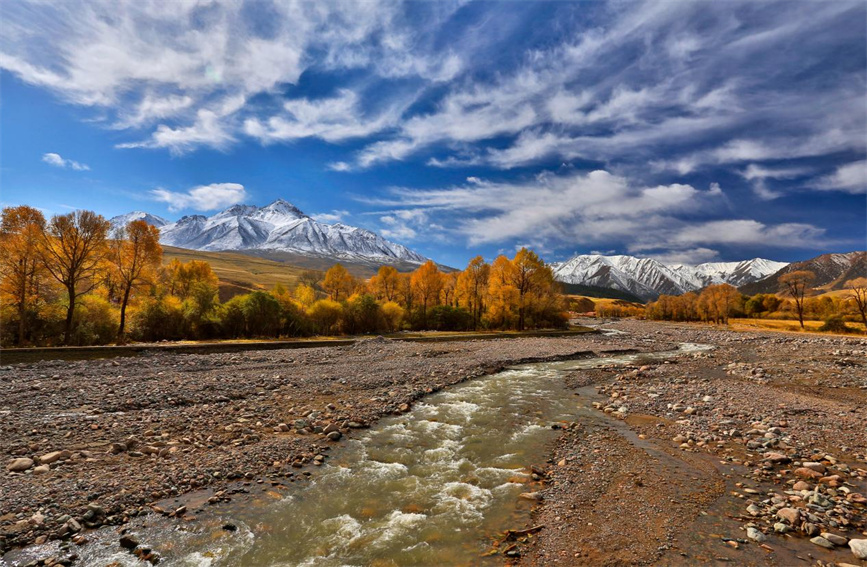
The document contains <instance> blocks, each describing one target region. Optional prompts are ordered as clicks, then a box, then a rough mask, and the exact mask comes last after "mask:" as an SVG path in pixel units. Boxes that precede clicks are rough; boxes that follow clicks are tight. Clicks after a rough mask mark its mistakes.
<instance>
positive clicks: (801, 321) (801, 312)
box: [797, 303, 804, 331]
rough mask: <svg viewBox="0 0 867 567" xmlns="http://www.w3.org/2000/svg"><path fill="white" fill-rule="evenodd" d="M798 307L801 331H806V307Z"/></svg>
mask: <svg viewBox="0 0 867 567" xmlns="http://www.w3.org/2000/svg"><path fill="white" fill-rule="evenodd" d="M797 307H798V322H799V323H800V324H801V330H802V331H803V330H804V306H803V305H802V304H800V303H798V305H797Z"/></svg>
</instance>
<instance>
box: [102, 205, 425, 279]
mask: <svg viewBox="0 0 867 567" xmlns="http://www.w3.org/2000/svg"><path fill="white" fill-rule="evenodd" d="M130 214H136V213H130ZM125 216H126V215H125ZM116 218H119V217H116ZM154 218H157V219H158V220H162V219H159V217H154ZM153 224H155V223H153ZM155 226H157V225H156V224H155ZM160 235H161V236H160V242H162V243H163V244H165V245H167V246H176V247H178V248H189V249H192V250H207V251H219V250H276V251H281V252H292V253H296V254H302V255H307V256H318V257H327V258H334V259H335V260H340V259H343V260H355V261H367V262H370V261H373V262H381V263H389V262H409V263H412V264H422V263H424V262H426V261H427V258H425V257H424V256H422V255H421V254H418V253H416V252H414V251H412V250H410V249H409V248H407V247H405V246H402V245H400V244H397V243H394V242H390V241H388V240H386V239H384V238H383V237H381V236H379V235H378V234H376V233H374V232H371V231H369V230H365V229H363V228H357V227H354V226H347V225H344V224H340V223H337V224H326V223H322V222H318V221H316V220H314V219H312V218H310V217H308V216H307V215H305V214H304V213H303V212H301V210H299V209H298V208H297V207H295V206H294V205H292V204H291V203H289V202H287V201H284V200H283V199H278V200H276V201H274V202H273V203H271V204H270V205H267V206H265V207H255V206H251V205H234V206H232V207H229V208H228V209H226V210H225V211H222V212H219V213H217V214H215V215H213V216H210V217H205V216H202V215H192V216H185V217H182V218H181V219H179V220H177V221H176V222H173V223H167V222H166V221H163V224H162V225H160Z"/></svg>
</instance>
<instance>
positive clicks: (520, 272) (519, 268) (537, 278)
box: [510, 248, 553, 331]
mask: <svg viewBox="0 0 867 567" xmlns="http://www.w3.org/2000/svg"><path fill="white" fill-rule="evenodd" d="M512 265H513V266H514V269H513V270H511V272H510V276H511V284H512V286H513V287H514V288H515V290H516V291H517V294H518V297H517V299H518V305H517V309H518V330H519V331H523V330H524V328H525V327H526V322H527V310H528V307H529V304H530V302H531V301H532V300H533V299H535V298H534V297H533V295H534V294H537V293H538V292H540V291H542V290H543V289H544V288H545V285H546V283H547V279H548V278H547V277H546V274H545V270H546V268H545V263H544V262H542V260H541V259H540V258H539V256H538V255H537V254H536V253H535V252H533V251H532V250H527V249H526V248H521V249H520V250H519V251H518V253H517V254H515V258H514V259H513V260H512ZM548 271H550V270H548ZM550 279H551V280H552V281H553V276H552V277H551V278H550Z"/></svg>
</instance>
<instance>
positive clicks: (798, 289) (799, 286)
mask: <svg viewBox="0 0 867 567" xmlns="http://www.w3.org/2000/svg"><path fill="white" fill-rule="evenodd" d="M815 280H816V274H815V273H813V272H811V271H809V270H797V271H795V272H789V273H788V274H783V275H782V276H780V280H779V281H780V286H781V287H782V289H783V291H784V292H785V293H787V294H789V296H790V297H791V298H792V299H793V300H794V301H795V310H796V311H797V312H798V322H799V323H800V324H801V330H803V329H804V296H805V295H806V293H807V290H808V289H810V286H812V285H813V282H814V281H815Z"/></svg>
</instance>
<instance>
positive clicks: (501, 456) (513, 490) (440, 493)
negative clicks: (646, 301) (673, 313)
mask: <svg viewBox="0 0 867 567" xmlns="http://www.w3.org/2000/svg"><path fill="white" fill-rule="evenodd" d="M707 348H708V347H705V346H703V345H694V344H684V345H681V347H680V350H678V351H673V352H662V353H654V354H628V355H611V356H603V357H594V358H587V359H581V360H572V361H566V362H553V363H540V364H529V365H524V366H520V367H515V368H513V369H509V370H506V371H503V372H500V373H498V374H494V375H491V376H487V377H482V378H478V379H475V380H472V381H469V382H466V383H463V384H460V385H456V386H453V387H451V388H449V389H448V390H444V391H441V392H438V393H436V394H433V395H431V396H428V397H426V398H425V399H424V401H423V402H419V403H417V404H416V405H415V406H414V408H413V410H412V411H411V412H410V413H407V414H404V415H402V416H398V417H389V418H386V419H382V420H380V421H379V422H378V423H377V424H376V425H375V427H373V428H371V429H369V430H366V431H363V432H359V434H357V435H354V436H353V437H352V438H351V439H348V440H346V441H345V442H344V443H342V446H341V447H340V448H337V449H335V450H334V451H333V452H332V456H331V458H329V459H328V461H327V464H325V465H323V466H322V467H319V468H317V469H316V470H315V471H313V476H312V477H311V478H312V480H311V481H310V482H309V483H307V484H294V485H290V486H289V488H288V490H287V491H286V492H285V493H283V495H282V496H280V497H279V499H271V498H269V497H267V496H266V497H264V498H261V499H258V500H257V499H256V498H252V499H249V501H247V502H246V503H245V504H236V503H232V504H230V505H225V506H221V507H218V508H217V509H216V510H218V511H219V512H218V513H217V514H214V513H213V512H211V511H208V512H207V513H206V514H203V515H202V517H201V518H200V520H199V521H195V522H180V521H170V520H165V519H163V518H157V517H153V516H152V517H150V518H145V519H139V520H138V521H137V523H134V524H132V526H131V527H132V530H131V532H132V533H134V534H135V535H136V537H137V538H138V540H139V541H140V542H141V543H142V544H147V545H148V546H150V547H152V548H153V549H154V550H155V551H157V552H158V553H159V554H160V555H161V556H162V558H163V561H162V563H161V565H166V564H169V565H190V566H211V565H212V566H218V565H219V566H242V565H243V566H247V565H249V566H284V565H285V566H315V567H330V566H344V565H358V566H397V565H418V566H423V565H485V564H492V565H501V564H502V561H503V558H502V557H501V556H495V557H485V556H484V554H485V552H486V551H488V550H489V549H490V548H491V544H492V543H493V542H494V541H495V540H497V539H498V538H499V537H500V536H501V535H502V532H504V531H505V530H507V529H522V528H527V527H529V525H530V521H531V518H530V513H531V511H532V506H533V502H532V501H531V500H528V499H525V498H521V497H520V495H521V494H522V493H526V492H533V491H535V490H538V489H539V488H540V486H538V485H535V484H534V482H533V480H532V478H531V471H530V467H532V466H534V465H536V466H542V465H544V464H545V461H546V460H547V459H548V457H549V454H550V449H551V444H552V442H553V441H554V440H555V439H556V437H557V436H558V435H559V432H558V431H557V430H556V429H555V428H554V426H557V425H558V424H559V425H563V424H567V423H569V422H572V421H581V419H582V415H584V416H586V415H587V407H586V405H585V404H586V402H582V399H581V397H578V396H575V395H574V393H573V392H572V391H570V390H567V388H566V387H565V386H564V383H563V380H562V374H561V373H562V372H564V371H575V370H580V369H582V368H590V367H594V366H599V365H607V364H628V363H633V362H636V361H642V360H659V359H665V358H670V357H672V356H675V355H679V354H687V353H690V352H698V351H701V350H706V349H707ZM262 486H267V485H262ZM252 490H253V491H254V492H253V494H254V495H255V493H256V492H255V491H257V490H262V489H261V488H260V485H256V484H255V483H254V484H253V485H252ZM271 494H272V496H274V497H278V495H277V494H276V493H273V492H272V493H271ZM228 523H231V524H232V525H233V526H236V527H237V529H236V530H235V531H229V530H224V529H222V526H223V525H225V524H228ZM117 538H118V536H117V533H116V532H115V531H114V530H113V529H102V530H98V531H96V532H94V533H91V534H89V535H88V539H90V543H88V544H87V545H84V546H81V547H80V548H78V549H77V550H76V551H77V553H78V554H79V555H80V557H81V558H82V560H83V564H85V565H107V564H110V563H111V562H116V563H117V565H124V566H127V565H130V566H131V565H143V563H141V562H139V561H138V559H136V558H135V557H134V556H133V555H131V554H130V553H128V552H126V551H124V550H122V549H120V548H119V546H118V544H117ZM55 545H56V544H55ZM42 547H43V552H42V553H37V551H38V550H39V548H38V547H37V548H30V549H29V550H26V552H23V553H19V554H18V558H15V557H12V556H7V557H6V558H5V560H6V561H12V563H11V564H12V565H17V564H20V563H19V560H20V561H21V562H22V563H23V562H26V561H27V560H30V559H32V558H33V557H37V556H44V555H45V553H44V551H45V548H48V547H49V546H42ZM2 562H3V560H0V563H2Z"/></svg>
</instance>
